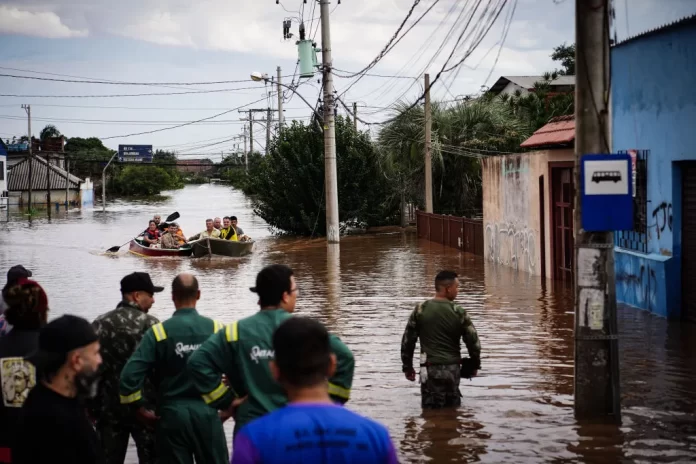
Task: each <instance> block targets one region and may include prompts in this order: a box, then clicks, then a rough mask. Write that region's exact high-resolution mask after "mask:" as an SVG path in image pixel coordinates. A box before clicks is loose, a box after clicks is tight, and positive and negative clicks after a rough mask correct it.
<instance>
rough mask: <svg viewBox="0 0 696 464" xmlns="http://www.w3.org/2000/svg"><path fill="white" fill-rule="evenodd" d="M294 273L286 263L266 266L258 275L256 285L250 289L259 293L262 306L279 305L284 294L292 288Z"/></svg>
mask: <svg viewBox="0 0 696 464" xmlns="http://www.w3.org/2000/svg"><path fill="white" fill-rule="evenodd" d="M292 275H293V272H292V269H290V268H289V267H288V266H286V265H284V264H272V265H270V266H266V267H264V268H263V269H261V272H259V273H258V274H257V275H256V287H252V288H251V289H250V290H251V291H252V292H254V293H256V294H258V295H259V304H260V305H261V307H262V308H263V307H269V306H277V305H278V304H280V302H281V301H282V299H283V294H284V293H286V292H287V293H290V291H291V290H292V282H290V277H292Z"/></svg>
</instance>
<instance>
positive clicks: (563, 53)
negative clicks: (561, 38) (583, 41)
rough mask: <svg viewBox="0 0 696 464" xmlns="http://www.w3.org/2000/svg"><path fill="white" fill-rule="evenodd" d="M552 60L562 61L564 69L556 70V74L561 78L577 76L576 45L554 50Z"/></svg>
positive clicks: (560, 46) (561, 46)
mask: <svg viewBox="0 0 696 464" xmlns="http://www.w3.org/2000/svg"><path fill="white" fill-rule="evenodd" d="M551 59H552V60H553V61H560V62H561V66H562V67H563V69H560V70H556V72H557V73H558V74H559V75H561V76H574V75H575V44H571V45H566V44H565V43H564V44H563V45H559V46H558V47H555V48H554V49H553V53H551Z"/></svg>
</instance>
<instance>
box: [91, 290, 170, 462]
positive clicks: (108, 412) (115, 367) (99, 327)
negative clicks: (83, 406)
mask: <svg viewBox="0 0 696 464" xmlns="http://www.w3.org/2000/svg"><path fill="white" fill-rule="evenodd" d="M157 323H159V321H158V320H157V318H155V317H153V316H150V315H148V314H147V313H145V312H143V311H142V310H141V309H140V308H139V307H138V306H137V305H136V304H135V303H131V302H128V301H122V302H121V303H119V304H118V306H117V307H116V309H115V310H113V311H110V312H108V313H106V314H103V315H101V316H99V317H98V318H97V319H96V320H95V321H94V322H93V323H92V325H93V326H94V328H95V330H96V331H97V334H98V335H99V342H100V344H101V355H102V359H103V363H102V377H101V382H100V387H99V393H98V395H97V397H96V398H95V399H94V400H93V402H92V403H91V404H90V412H91V414H92V416H93V417H94V418H95V419H96V425H97V431H98V432H99V435H100V438H101V443H102V447H103V449H104V454H105V455H106V464H123V461H124V460H125V456H126V451H127V449H128V439H129V437H130V436H132V437H133V439H134V440H135V444H136V447H137V449H138V460H139V462H140V464H152V463H156V462H157V456H156V453H155V438H154V437H155V435H154V431H151V430H149V429H147V428H146V427H145V426H144V425H143V424H141V423H140V422H139V421H138V420H137V419H136V418H135V414H134V413H135V411H134V410H133V408H131V407H129V406H127V405H121V402H120V397H119V383H120V378H121V371H122V370H123V366H125V365H126V362H127V361H128V359H129V358H130V357H131V355H132V354H133V352H134V351H135V349H136V347H137V346H138V344H139V343H140V340H141V339H142V338H143V335H144V334H145V333H146V332H147V330H148V329H149V328H150V327H152V326H153V325H155V324H157ZM145 397H146V398H148V399H152V398H155V394H154V388H153V386H152V384H151V383H150V382H148V383H147V384H146V387H145ZM146 407H147V405H146ZM150 407H151V408H152V409H154V405H153V404H152V402H151V403H150Z"/></svg>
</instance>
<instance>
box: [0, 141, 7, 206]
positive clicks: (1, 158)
mask: <svg viewBox="0 0 696 464" xmlns="http://www.w3.org/2000/svg"><path fill="white" fill-rule="evenodd" d="M6 206H7V147H6V146H5V143H4V142H3V141H2V140H0V208H4V207H6Z"/></svg>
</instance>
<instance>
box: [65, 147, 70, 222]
mask: <svg viewBox="0 0 696 464" xmlns="http://www.w3.org/2000/svg"><path fill="white" fill-rule="evenodd" d="M69 198H70V160H69V159H68V157H67V156H66V157H65V212H66V213H67V212H68V205H69V204H70V200H69Z"/></svg>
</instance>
